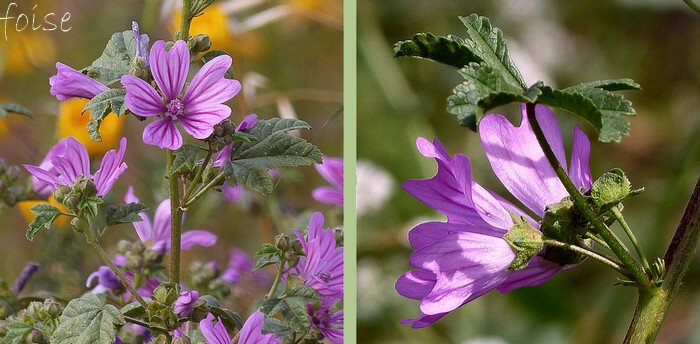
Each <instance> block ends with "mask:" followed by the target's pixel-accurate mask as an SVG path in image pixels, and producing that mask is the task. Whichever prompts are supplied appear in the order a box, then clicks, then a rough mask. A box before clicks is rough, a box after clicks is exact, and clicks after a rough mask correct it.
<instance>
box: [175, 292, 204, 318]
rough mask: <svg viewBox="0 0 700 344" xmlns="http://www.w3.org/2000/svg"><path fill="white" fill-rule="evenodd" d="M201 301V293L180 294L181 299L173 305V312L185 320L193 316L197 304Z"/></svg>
mask: <svg viewBox="0 0 700 344" xmlns="http://www.w3.org/2000/svg"><path fill="white" fill-rule="evenodd" d="M197 300H199V292H198V291H196V290H185V291H182V292H180V297H178V298H177V300H175V304H173V312H175V314H177V315H178V316H179V317H181V318H184V317H188V316H190V315H192V309H193V308H194V304H195V302H197Z"/></svg>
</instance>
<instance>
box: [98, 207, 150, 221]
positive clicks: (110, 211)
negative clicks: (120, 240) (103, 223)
mask: <svg viewBox="0 0 700 344" xmlns="http://www.w3.org/2000/svg"><path fill="white" fill-rule="evenodd" d="M146 210H148V207H146V206H145V205H143V204H141V203H129V204H120V205H110V206H109V207H107V225H108V226H112V225H116V224H119V223H131V222H139V221H141V220H142V218H141V215H140V213H141V212H143V211H146Z"/></svg>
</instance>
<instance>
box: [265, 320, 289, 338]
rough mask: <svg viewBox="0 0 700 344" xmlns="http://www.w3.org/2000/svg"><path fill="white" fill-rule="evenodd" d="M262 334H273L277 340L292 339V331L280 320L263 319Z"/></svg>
mask: <svg viewBox="0 0 700 344" xmlns="http://www.w3.org/2000/svg"><path fill="white" fill-rule="evenodd" d="M262 333H263V334H268V333H274V334H275V337H277V338H279V339H287V338H291V337H292V330H291V329H290V328H289V326H287V325H285V323H284V322H282V321H281V320H279V319H277V318H272V317H265V322H264V323H263V327H262Z"/></svg>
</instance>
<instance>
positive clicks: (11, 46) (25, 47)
mask: <svg viewBox="0 0 700 344" xmlns="http://www.w3.org/2000/svg"><path fill="white" fill-rule="evenodd" d="M21 34H22V35H21V37H14V38H13V39H10V40H8V41H7V43H6V44H2V45H0V58H1V59H2V65H3V73H7V74H10V75H23V74H27V73H29V72H31V71H32V69H34V68H35V67H41V66H50V65H52V64H53V63H55V61H56V45H55V43H54V41H53V40H52V39H51V37H50V36H49V35H47V34H45V33H43V32H41V31H37V32H33V31H30V32H22V33H21Z"/></svg>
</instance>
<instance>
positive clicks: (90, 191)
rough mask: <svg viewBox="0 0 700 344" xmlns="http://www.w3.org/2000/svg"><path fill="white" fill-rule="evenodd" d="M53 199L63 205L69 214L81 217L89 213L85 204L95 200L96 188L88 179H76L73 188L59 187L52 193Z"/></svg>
mask: <svg viewBox="0 0 700 344" xmlns="http://www.w3.org/2000/svg"><path fill="white" fill-rule="evenodd" d="M53 197H54V199H55V200H56V201H57V202H59V203H61V204H63V205H65V206H66V207H67V208H68V209H69V210H70V211H71V212H73V213H74V214H77V215H81V214H82V213H83V212H84V211H89V210H90V209H89V208H90V207H86V206H85V205H86V203H88V202H89V201H91V200H95V199H96V198H97V187H95V183H94V182H93V181H92V179H90V178H86V177H78V178H77V179H76V181H75V183H73V186H67V185H60V186H59V187H58V188H56V190H54V192H53Z"/></svg>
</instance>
